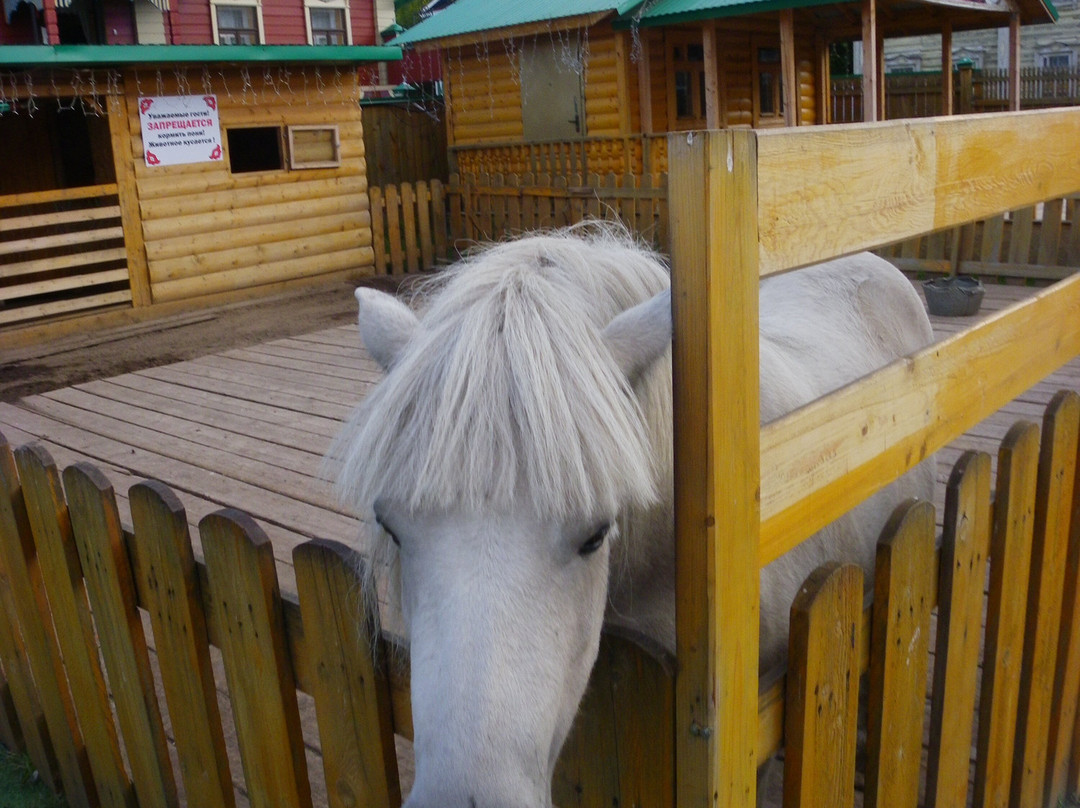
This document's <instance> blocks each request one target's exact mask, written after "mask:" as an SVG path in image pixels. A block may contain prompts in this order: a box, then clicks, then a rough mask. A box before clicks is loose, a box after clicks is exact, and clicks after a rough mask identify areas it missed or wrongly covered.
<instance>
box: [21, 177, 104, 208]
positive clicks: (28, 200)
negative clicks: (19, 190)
mask: <svg viewBox="0 0 1080 808" xmlns="http://www.w3.org/2000/svg"><path fill="white" fill-rule="evenodd" d="M116 193H117V187H116V183H115V182H107V183H105V184H103V185H84V186H82V187H80V188H57V189H56V190H53V191H33V192H31V193H26V194H9V195H7V196H0V208H14V207H22V206H24V205H47V204H49V203H51V202H67V201H69V200H72V199H89V198H90V197H95V196H115V195H116Z"/></svg>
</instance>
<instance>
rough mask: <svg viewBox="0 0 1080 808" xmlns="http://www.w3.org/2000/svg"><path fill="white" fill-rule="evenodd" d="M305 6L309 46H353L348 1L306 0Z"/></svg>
mask: <svg viewBox="0 0 1080 808" xmlns="http://www.w3.org/2000/svg"><path fill="white" fill-rule="evenodd" d="M304 6H305V8H306V9H307V11H306V14H307V34H308V43H309V44H311V45H351V44H352V21H351V20H350V18H349V4H348V0H305V3H304Z"/></svg>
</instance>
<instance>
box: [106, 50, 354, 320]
mask: <svg viewBox="0 0 1080 808" xmlns="http://www.w3.org/2000/svg"><path fill="white" fill-rule="evenodd" d="M253 73H254V75H249V74H248V72H247V71H246V70H245V71H238V70H236V69H234V68H225V69H223V70H222V71H220V73H217V74H211V77H210V87H211V89H212V90H213V91H214V93H215V94H216V95H217V98H218V105H219V106H218V112H219V117H220V121H221V129H222V141H223V147H224V148H225V150H226V156H225V159H224V160H223V161H221V162H213V163H197V164H191V165H180V166H168V167H160V166H147V165H146V162H145V160H144V158H143V145H142V138H141V135H140V129H139V116H138V109H137V107H136V103H135V101H134V100H131V99H135V98H137V97H138V94H139V88H140V86H141V89H142V91H143V92H144V93H146V92H149V91H151V90H153V91H154V92H157V89H156V85H155V86H154V87H147V86H146V85H148V84H151V83H152V82H151V81H150V80H149V79H147V78H146V77H145V76H143V77H142V78H141V79H140V78H139V77H137V76H136V75H135V74H134V73H129V74H128V75H127V76H126V80H125V88H126V97H127V99H129V102H128V104H127V106H126V110H125V112H124V114H123V117H122V120H123V122H124V124H125V126H124V128H123V130H122V131H123V132H124V133H125V136H123V137H116V138H115V146H116V148H118V149H123V158H124V160H125V161H130V162H127V163H126V165H129V166H131V168H130V171H129V172H128V176H124V177H122V178H121V179H119V180H118V183H120V184H121V186H122V187H121V191H122V193H123V194H127V195H130V197H131V198H132V199H135V200H137V211H136V213H135V216H134V217H133V218H134V221H136V222H138V221H141V228H135V229H134V230H132V231H129V233H133V234H134V235H135V237H136V240H137V241H138V242H141V243H140V244H136V245H134V246H135V248H136V249H135V251H136V252H137V253H138V252H140V251H141V252H142V254H143V255H145V259H144V260H145V267H144V268H143V272H144V273H145V275H144V278H143V279H142V283H144V284H145V286H146V289H147V295H148V297H149V299H150V300H152V302H154V303H160V302H165V301H173V300H179V299H184V298H192V297H197V296H200V295H208V294H213V293H218V292H226V291H231V290H238V289H248V288H253V287H257V286H260V285H263V284H275V283H279V282H282V281H290V280H297V279H304V278H311V277H314V276H317V275H320V274H324V273H334V272H341V271H352V272H355V273H356V274H357V275H360V274H366V273H370V272H371V268H372V265H373V262H374V252H373V250H372V246H371V217H370V213H369V210H368V200H367V193H366V191H367V178H366V160H365V151H364V139H363V126H362V124H361V112H360V108H359V106H358V105H357V103H356V102H357V97H358V89H357V86H356V78H355V76H354V75H352V74H351V73H350V72H349V71H344V70H342V71H336V72H335V71H334V70H333V68H328V67H326V66H323V67H322V68H321V72H319V73H318V74H317V75H316V73H315V68H313V67H310V66H309V67H301V68H297V69H295V70H293V71H292V72H291V75H290V76H289V78H288V81H289V83H288V84H285V83H283V82H282V76H281V74H280V73H276V74H275V73H268V74H263V73H260V72H259V71H253ZM266 75H269V79H267V78H266ZM176 82H177V78H176V77H174V76H173V75H171V74H170V75H165V76H162V78H161V82H160V83H161V85H162V91H163V92H164V93H165V94H175V93H177V92H179V91H180V90H181V89H186V90H187V91H192V90H191V85H189V86H186V87H184V88H178V87H177V86H176ZM191 82H192V83H193V84H194V85H199V79H198V78H192V79H191ZM199 86H201V85H199ZM294 124H295V125H311V124H316V125H318V124H326V125H335V126H337V127H338V130H339V137H340V143H341V165H340V166H339V167H336V168H315V169H297V170H287V169H285V168H282V169H281V170H276V171H260V172H254V173H239V174H234V173H231V172H230V169H229V155H228V146H227V132H228V130H229V129H230V128H232V127H253V126H269V127H276V128H279V129H280V130H281V132H282V136H283V137H284V128H285V127H286V126H289V125H294ZM282 156H283V160H284V161H285V162H284V164H287V156H286V155H285V147H284V145H283V146H282ZM119 164H120V161H118V165H119ZM125 225H126V222H125ZM132 246H133V245H132V244H131V237H130V235H129V250H130V249H131V248H132ZM139 248H141V250H140V249H139ZM137 270H138V268H133V271H132V277H133V284H136V285H138V283H139V278H138V274H139V273H138V271H137Z"/></svg>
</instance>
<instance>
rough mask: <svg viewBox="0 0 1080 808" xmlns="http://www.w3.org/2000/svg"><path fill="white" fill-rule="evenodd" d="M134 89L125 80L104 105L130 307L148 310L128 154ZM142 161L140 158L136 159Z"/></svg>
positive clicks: (146, 274)
mask: <svg viewBox="0 0 1080 808" xmlns="http://www.w3.org/2000/svg"><path fill="white" fill-rule="evenodd" d="M135 89H136V88H135V85H134V82H133V81H132V80H131V79H130V77H125V81H124V91H123V92H122V93H121V94H119V95H116V96H110V97H109V98H108V100H107V101H106V105H107V107H108V113H109V137H110V140H111V141H112V154H113V165H114V167H115V169H116V194H117V197H118V199H119V202H120V222H121V225H122V226H123V228H124V248H125V249H126V251H127V265H128V278H129V279H130V283H131V305H133V306H135V307H136V308H138V307H139V306H149V305H150V304H151V303H153V302H154V298H153V292H152V291H151V288H150V269H149V267H148V265H147V260H146V247H145V245H144V243H143V229H142V215H141V214H140V213H139V189H138V185H137V184H136V181H135V165H134V163H133V162H132V161H133V160H134V159H136V158H134V157H133V156H132V154H131V132H130V131H129V128H128V121H129V119H130V115H129V112H128V104H127V99H128V98H135V97H136V96H135ZM139 159H141V158H139Z"/></svg>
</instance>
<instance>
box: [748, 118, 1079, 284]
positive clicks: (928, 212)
mask: <svg viewBox="0 0 1080 808" xmlns="http://www.w3.org/2000/svg"><path fill="white" fill-rule="evenodd" d="M1078 127H1080V109H1076V108H1071V109H1051V110H1038V111H1034V110H1033V111H1029V112H1019V113H1008V114H1000V115H975V116H962V117H961V116H957V117H953V118H945V119H941V118H938V119H924V120H912V121H905V123H904V125H903V126H884V125H881V124H850V125H847V126H843V127H835V128H829V129H824V128H821V127H812V128H804V129H799V130H794V131H793V130H763V131H761V132H760V133H759V135H758V151H759V154H760V156H761V165H760V167H759V169H758V173H759V179H760V187H759V190H758V199H759V203H760V222H761V224H760V238H761V241H760V244H761V257H760V264H759V265H760V269H761V272H762V274H766V275H767V274H771V273H774V272H781V271H784V270H787V269H793V268H795V267H800V266H806V265H807V264H812V263H815V262H816V261H823V260H825V259H828V258H832V257H835V256H837V255H847V254H849V253H853V252H858V251H859V250H868V249H874V248H875V247H880V246H882V245H884V244H891V243H894V242H897V241H902V240H903V239H906V238H911V237H913V236H917V235H920V234H923V233H929V232H934V231H938V230H943V229H946V228H950V227H954V226H956V225H960V224H966V223H968V222H973V221H977V220H979V219H983V218H986V217H988V216H995V215H997V214H999V213H1001V212H1002V211H1006V210H1014V209H1018V208H1023V207H1027V206H1029V205H1034V204H1036V203H1037V202H1041V201H1043V200H1044V199H1054V198H1057V197H1062V196H1066V195H1068V194H1071V193H1075V192H1076V191H1077V190H1080V163H1078V162H1077V160H1076V156H1075V150H1074V149H1073V147H1072V146H1071V145H1070V144H1072V143H1073V142H1074V141H1075V133H1076V131H1077V129H1078ZM1005 145H1007V146H1008V148H1004V146H1005ZM808 153H813V154H815V155H817V157H816V159H815V160H813V161H808V160H807V159H806V155H807V154H808ZM1033 154H1037V155H1039V159H1038V160H1035V161H1033V160H1032V159H1031V155H1033Z"/></svg>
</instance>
